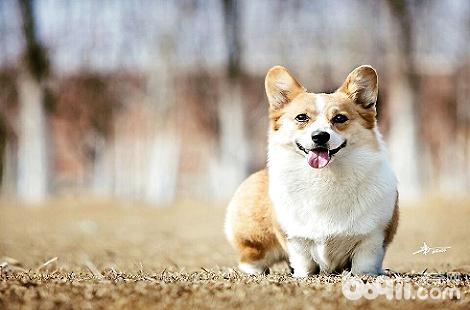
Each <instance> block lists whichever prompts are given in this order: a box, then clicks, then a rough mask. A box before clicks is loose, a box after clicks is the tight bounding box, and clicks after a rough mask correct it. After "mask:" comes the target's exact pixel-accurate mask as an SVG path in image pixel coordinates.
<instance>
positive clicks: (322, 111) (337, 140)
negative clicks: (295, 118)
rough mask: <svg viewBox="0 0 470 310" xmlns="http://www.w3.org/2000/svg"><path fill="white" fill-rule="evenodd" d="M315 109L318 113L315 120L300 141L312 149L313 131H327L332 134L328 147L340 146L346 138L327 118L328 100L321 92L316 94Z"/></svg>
mask: <svg viewBox="0 0 470 310" xmlns="http://www.w3.org/2000/svg"><path fill="white" fill-rule="evenodd" d="M315 111H316V113H317V114H316V119H315V121H314V122H313V123H312V124H311V125H310V126H308V127H307V128H306V129H305V130H304V132H303V133H302V136H301V138H300V140H299V142H300V143H301V144H302V145H303V146H304V147H305V148H307V149H311V148H313V147H314V146H315V145H314V143H313V140H312V133H313V132H314V131H325V132H327V133H329V134H330V140H329V141H328V148H329V149H330V150H332V149H336V148H338V147H339V146H340V145H341V144H343V142H344V140H345V139H344V138H343V137H342V136H341V135H340V134H339V133H337V132H336V131H334V130H333V128H332V125H331V123H330V121H329V120H328V119H327V116H326V101H325V99H324V98H323V95H321V94H319V95H315Z"/></svg>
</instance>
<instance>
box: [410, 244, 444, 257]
mask: <svg viewBox="0 0 470 310" xmlns="http://www.w3.org/2000/svg"><path fill="white" fill-rule="evenodd" d="M448 249H450V246H443V247H430V246H429V245H427V243H426V242H423V246H422V247H421V248H420V249H419V250H418V251H416V252H414V253H413V255H416V254H420V253H421V254H424V255H428V254H436V253H444V252H447V250H448Z"/></svg>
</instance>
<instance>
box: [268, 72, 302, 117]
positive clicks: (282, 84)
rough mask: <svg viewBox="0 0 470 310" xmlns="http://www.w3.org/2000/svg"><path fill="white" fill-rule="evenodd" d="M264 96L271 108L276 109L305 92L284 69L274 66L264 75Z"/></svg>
mask: <svg viewBox="0 0 470 310" xmlns="http://www.w3.org/2000/svg"><path fill="white" fill-rule="evenodd" d="M264 86H265V88H266V95H267V96H268V100H269V105H270V106H271V108H274V109H278V108H281V107H282V106H284V105H285V104H287V103H289V102H290V101H292V100H293V99H294V98H295V97H297V95H299V94H300V93H303V92H306V91H307V90H306V89H305V88H304V87H303V86H302V85H301V84H300V83H299V82H298V81H297V79H296V78H295V77H294V76H293V75H292V74H291V73H290V72H289V71H288V70H287V69H286V68H284V67H281V66H274V67H272V68H271V69H270V70H269V71H268V74H266V79H265V81H264Z"/></svg>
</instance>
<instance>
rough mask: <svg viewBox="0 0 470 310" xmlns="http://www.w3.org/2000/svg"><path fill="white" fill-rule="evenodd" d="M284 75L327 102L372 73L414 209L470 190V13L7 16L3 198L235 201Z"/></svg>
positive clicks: (89, 0)
mask: <svg viewBox="0 0 470 310" xmlns="http://www.w3.org/2000/svg"><path fill="white" fill-rule="evenodd" d="M277 64H280V65H284V66H286V67H288V68H289V69H290V70H291V71H292V72H293V73H294V74H295V75H296V76H297V77H298V78H299V79H300V81H302V82H303V84H304V85H305V86H306V87H307V88H308V89H309V91H314V92H328V91H334V90H335V89H336V88H337V87H338V86H339V85H340V84H341V83H342V81H343V80H344V79H345V78H346V76H347V74H348V73H349V72H350V71H351V70H352V69H353V68H355V67H356V66H358V65H361V64H371V65H372V66H374V67H375V68H376V69H377V71H378V73H379V85H380V91H379V92H380V94H379V101H378V110H379V125H380V128H381V130H382V133H383V134H384V136H385V139H386V140H387V142H388V146H389V150H390V156H391V159H392V162H393V164H394V166H395V169H396V171H397V173H398V176H399V179H400V186H401V188H400V192H401V196H402V197H405V198H406V197H410V198H415V197H420V196H422V195H425V194H427V193H430V192H432V193H439V194H443V195H458V194H465V192H466V190H467V189H468V188H470V99H469V98H470V1H467V0H439V1H437V0H428V1H424V0H423V1H419V0H396V1H394V0H388V1H387V0H382V1H374V0H368V1H359V0H349V1H346V0H330V1H310V0H294V1H282V0H272V1H268V0H259V1H249V0H239V1H237V0H181V1H176V0H175V1H163V0H162V1H144V0H140V1H126V0H115V1H93V0H81V1H59V0H37V1H31V0H29V1H28V0H0V180H1V195H2V196H3V197H4V198H5V199H17V198H18V199H20V200H22V201H26V202H41V201H43V200H45V199H48V198H51V197H57V196H73V197H76V196H80V197H82V196H83V197H104V198H113V199H120V200H123V201H139V202H145V203H148V204H151V205H156V206H160V205H167V204H171V203H172V202H174V201H175V200H177V199H185V198H195V199H198V200H201V201H214V202H223V201H227V199H229V197H230V195H231V194H232V193H233V191H234V190H235V188H236V186H237V185H238V184H239V183H240V182H241V181H242V180H243V179H244V178H245V177H246V176H247V175H248V174H249V173H252V172H254V171H256V170H258V169H261V168H263V167H264V166H265V160H266V133H267V128H268V119H267V101H266V98H265V93H264V76H265V74H266V72H267V70H268V69H269V68H270V67H271V66H273V65H277Z"/></svg>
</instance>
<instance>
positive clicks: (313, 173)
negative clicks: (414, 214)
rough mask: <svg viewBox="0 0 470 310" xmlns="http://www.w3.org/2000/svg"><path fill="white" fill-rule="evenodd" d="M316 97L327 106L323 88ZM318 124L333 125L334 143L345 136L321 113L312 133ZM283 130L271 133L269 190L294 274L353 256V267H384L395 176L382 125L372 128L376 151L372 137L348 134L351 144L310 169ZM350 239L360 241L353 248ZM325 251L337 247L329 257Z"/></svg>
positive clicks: (374, 271)
mask: <svg viewBox="0 0 470 310" xmlns="http://www.w3.org/2000/svg"><path fill="white" fill-rule="evenodd" d="M317 102H320V104H317V105H316V107H317V109H318V108H322V107H324V104H321V102H322V99H321V95H317ZM319 114H320V115H321V114H322V111H319ZM317 122H318V123H317ZM318 124H321V126H322V129H324V130H327V131H328V132H330V134H331V140H332V142H331V143H332V144H333V146H332V147H331V148H336V147H338V146H339V145H340V144H341V143H342V142H343V140H344V138H342V137H339V136H340V135H339V134H338V133H336V132H335V131H334V130H332V128H331V127H330V125H329V123H328V122H326V121H323V120H317V121H316V122H315V123H313V124H312V125H311V128H310V130H307V131H306V136H307V137H310V136H311V133H312V132H313V131H314V130H316V129H318V128H319V126H318ZM281 127H282V126H281ZM281 130H284V133H285V134H284V137H282V134H281V135H280V134H279V133H277V134H275V135H270V137H273V139H276V141H275V142H273V141H269V145H268V171H269V180H270V182H269V193H270V197H271V200H272V203H273V206H274V209H275V212H276V215H277V219H278V221H279V224H280V226H281V228H282V229H283V230H284V231H285V232H286V234H287V236H288V241H287V244H288V254H289V260H290V263H291V266H292V267H293V268H294V276H295V277H305V276H307V275H309V274H311V273H313V272H316V271H318V268H319V267H320V270H321V271H325V272H332V271H334V270H336V269H338V268H341V267H342V266H341V265H342V264H343V263H344V262H345V261H346V260H347V259H349V258H352V266H351V271H352V272H353V273H355V274H364V273H370V274H378V273H382V260H383V256H384V248H383V240H384V229H385V224H386V223H388V221H389V219H390V218H391V217H392V213H393V206H394V205H395V200H396V198H397V197H396V195H397V194H396V188H397V180H396V177H395V174H394V172H393V170H392V169H391V166H390V164H389V161H388V159H387V154H386V150H385V146H384V143H383V141H382V138H381V135H380V133H379V132H378V130H377V129H374V133H375V135H376V138H377V140H378V144H379V150H378V151H377V150H376V149H374V148H373V147H369V146H368V145H360V146H357V147H356V146H355V144H354V143H353V141H351V139H348V142H349V143H348V146H347V148H345V149H344V151H343V150H342V151H340V152H339V153H338V154H337V155H336V156H335V158H334V159H333V160H334V163H333V164H331V163H330V164H329V165H327V166H326V167H325V168H323V169H306V167H305V157H304V155H303V154H301V153H294V152H292V150H290V149H286V148H285V147H283V143H282V141H281V140H282V139H283V138H285V139H291V137H290V133H289V132H288V128H287V129H286V128H285V127H284V128H282V129H281ZM285 142H286V143H288V142H289V141H285ZM351 242H354V243H358V244H360V245H359V246H357V247H353V248H352V249H349V247H351ZM328 253H336V254H335V255H334V257H332V256H331V255H328ZM338 253H339V254H340V255H339V256H338ZM346 256H350V257H346Z"/></svg>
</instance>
